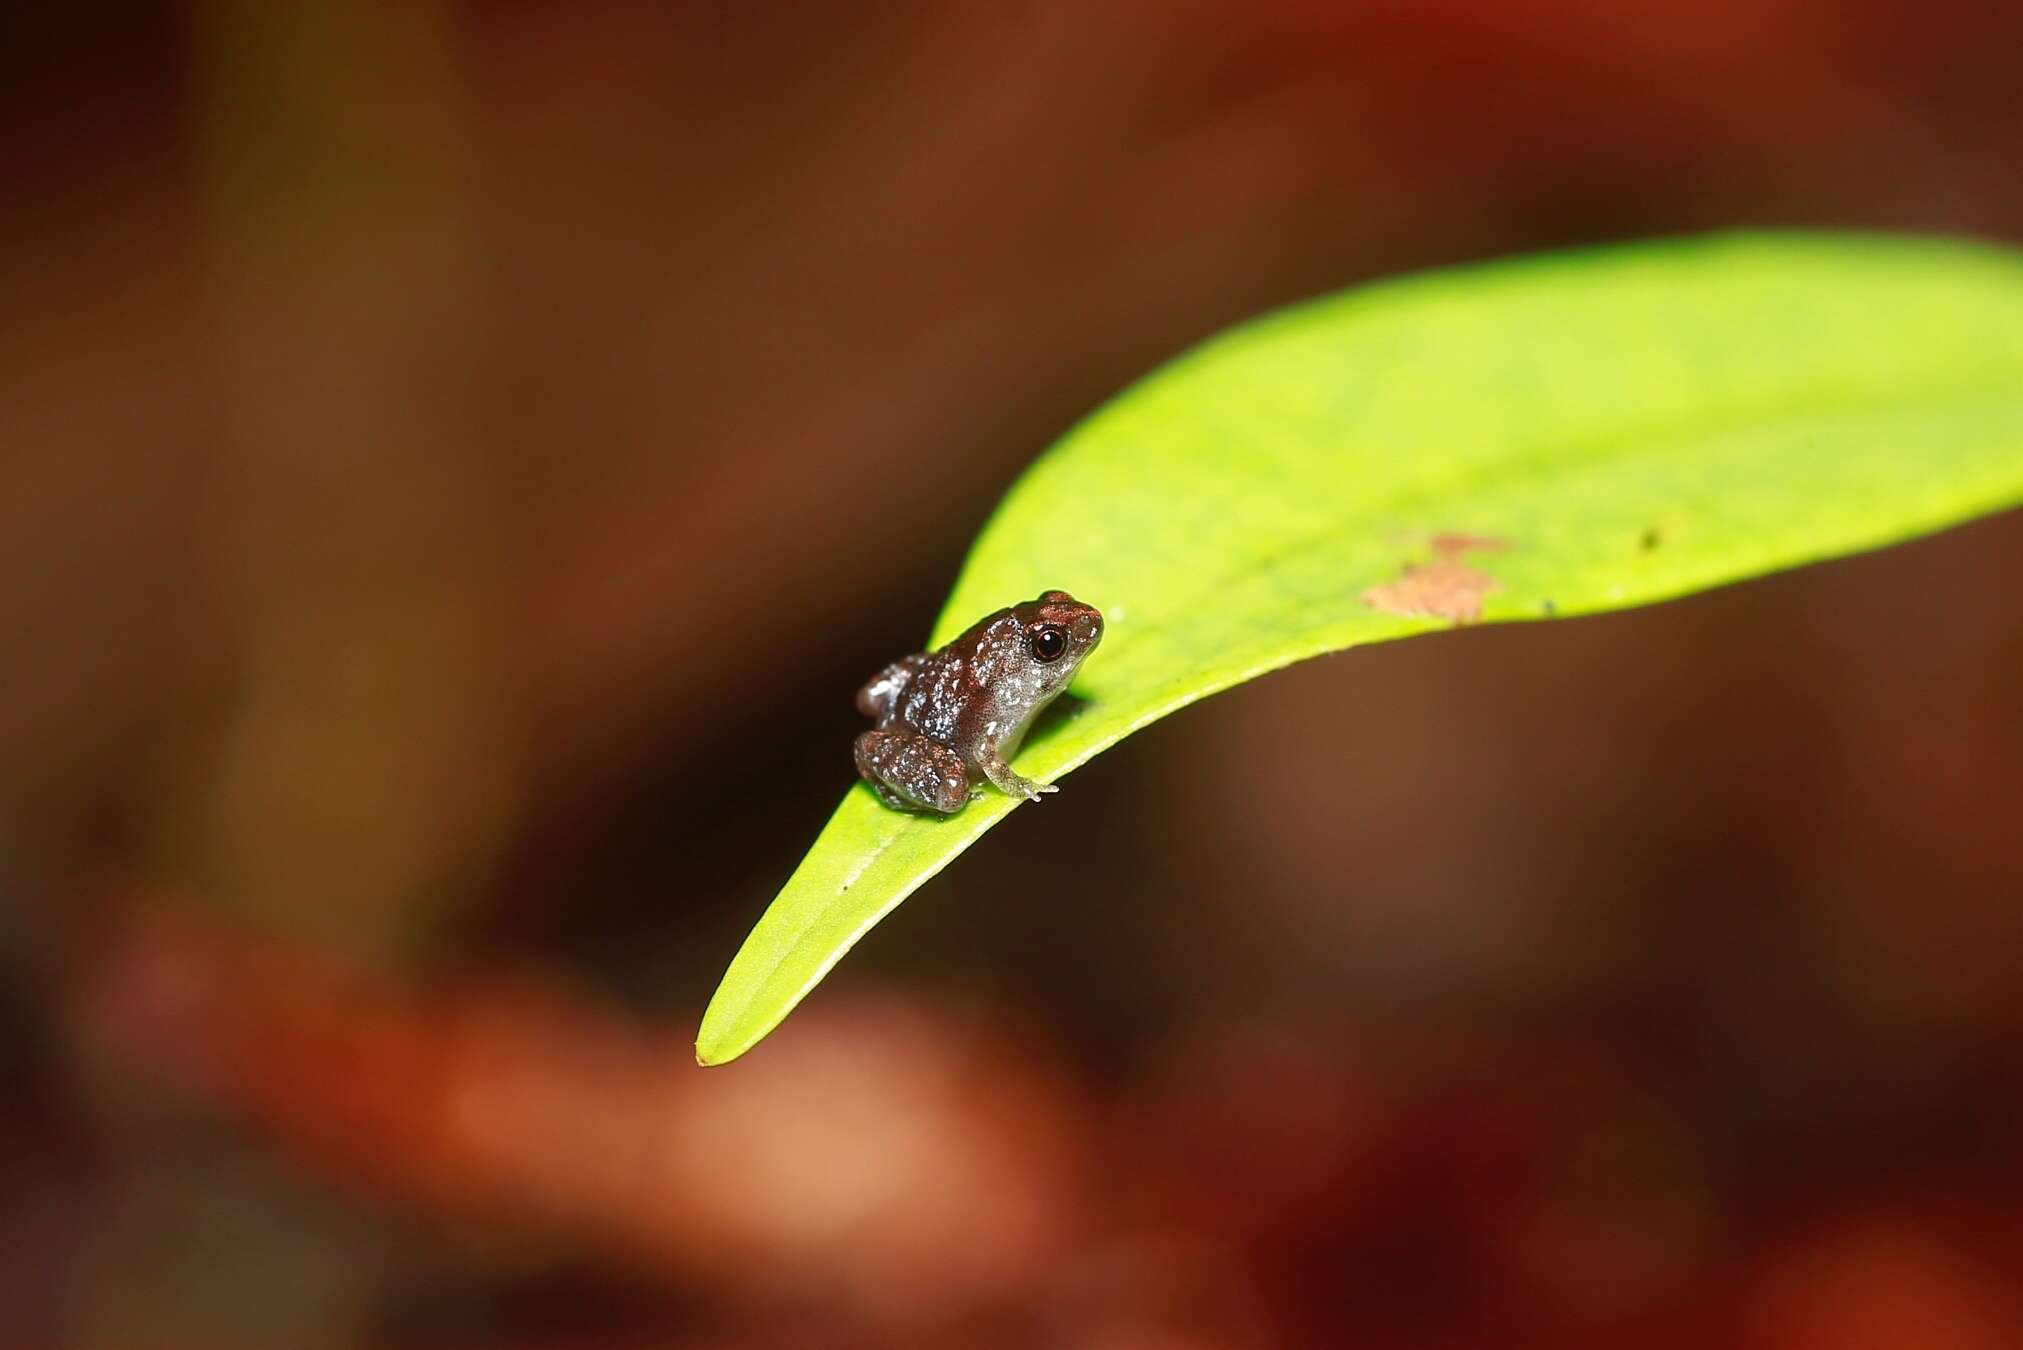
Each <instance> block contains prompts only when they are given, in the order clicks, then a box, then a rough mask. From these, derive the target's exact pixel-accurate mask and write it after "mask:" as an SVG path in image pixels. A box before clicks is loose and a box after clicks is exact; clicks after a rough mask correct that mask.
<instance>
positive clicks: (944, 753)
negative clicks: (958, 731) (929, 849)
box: [856, 730, 969, 816]
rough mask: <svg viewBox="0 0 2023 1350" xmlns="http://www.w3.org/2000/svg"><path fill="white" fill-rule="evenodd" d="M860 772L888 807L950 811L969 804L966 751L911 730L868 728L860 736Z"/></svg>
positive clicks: (949, 814) (948, 813)
mask: <svg viewBox="0 0 2023 1350" xmlns="http://www.w3.org/2000/svg"><path fill="white" fill-rule="evenodd" d="M856 749H857V772H858V774H859V775H860V776H861V777H862V778H863V779H864V781H865V782H867V783H869V784H870V785H871V788H872V790H873V791H874V792H876V793H877V794H878V796H879V799H880V800H882V801H883V802H884V803H885V804H886V805H887V806H892V807H897V808H898V809H900V810H902V811H933V812H935V813H936V814H938V815H944V816H952V815H954V814H955V813H956V812H957V811H960V810H961V809H962V808H963V807H965V806H967V805H969V773H968V771H967V770H966V769H965V768H964V766H963V763H962V756H961V755H958V754H956V753H955V751H953V750H951V749H949V748H948V747H947V746H945V745H943V744H942V743H941V742H939V741H933V740H929V739H928V738H927V737H925V736H922V735H920V734H919V733H918V732H913V731H900V730H894V731H867V732H865V733H864V734H863V735H862V736H859V737H858V738H857V747H856Z"/></svg>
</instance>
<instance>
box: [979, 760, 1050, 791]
mask: <svg viewBox="0 0 2023 1350" xmlns="http://www.w3.org/2000/svg"><path fill="white" fill-rule="evenodd" d="M979 767H980V768H982V770H983V776H984V777H985V778H988V779H990V781H991V785H992V786H993V787H995V788H996V789H997V790H998V791H999V792H1002V793H1004V795H1005V796H1007V797H1023V798H1025V799H1026V800H1027V801H1029V802H1036V801H1038V800H1039V799H1040V797H1041V796H1042V795H1043V794H1045V793H1049V792H1059V791H1060V789H1059V788H1058V787H1056V786H1055V785H1054V784H1052V783H1035V782H1034V781H1033V780H1032V779H1030V778H1024V777H1021V776H1020V775H1018V774H1016V773H1014V772H1013V771H1012V766H1011V765H1009V764H1007V763H1005V762H1004V759H1003V757H1001V756H999V755H985V756H984V757H983V762H982V764H981V765H980V766H979Z"/></svg>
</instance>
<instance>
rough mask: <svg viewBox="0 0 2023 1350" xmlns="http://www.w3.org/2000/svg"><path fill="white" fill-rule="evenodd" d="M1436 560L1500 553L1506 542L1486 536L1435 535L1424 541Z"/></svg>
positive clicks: (1505, 546) (1507, 542) (1505, 547)
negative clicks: (1467, 554) (1473, 554)
mask: <svg viewBox="0 0 2023 1350" xmlns="http://www.w3.org/2000/svg"><path fill="white" fill-rule="evenodd" d="M1426 544H1427V546H1428V547H1429V548H1431V549H1432V550H1433V556H1434V557H1436V558H1458V557H1460V556H1461V555H1462V554H1464V553H1501V552H1502V551H1503V550H1504V549H1507V548H1509V547H1510V543H1509V541H1508V540H1504V539H1497V538H1495V537H1494V536H1492V535H1486V534H1449V533H1441V534H1436V535H1434V536H1433V537H1432V538H1430V539H1428V540H1427V541H1426Z"/></svg>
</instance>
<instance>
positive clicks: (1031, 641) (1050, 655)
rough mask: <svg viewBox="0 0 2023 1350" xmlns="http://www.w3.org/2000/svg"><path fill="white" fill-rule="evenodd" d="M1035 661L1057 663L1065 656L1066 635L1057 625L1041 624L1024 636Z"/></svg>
mask: <svg viewBox="0 0 2023 1350" xmlns="http://www.w3.org/2000/svg"><path fill="white" fill-rule="evenodd" d="M1026 646H1028V647H1030V648H1031V649H1032V653H1033V660H1035V661H1058V660H1060V659H1061V658H1062V657H1063V656H1065V655H1066V654H1067V651H1068V634H1067V631H1066V630H1065V629H1063V628H1062V627H1061V626H1060V625H1059V624H1051V623H1043V624H1041V625H1040V626H1039V627H1038V628H1035V629H1033V631H1032V632H1030V633H1028V634H1026Z"/></svg>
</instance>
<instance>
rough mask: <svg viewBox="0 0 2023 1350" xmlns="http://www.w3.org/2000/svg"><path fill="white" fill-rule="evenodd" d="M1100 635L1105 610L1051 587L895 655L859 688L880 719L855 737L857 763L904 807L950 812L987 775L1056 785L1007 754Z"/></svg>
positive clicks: (1013, 791)
mask: <svg viewBox="0 0 2023 1350" xmlns="http://www.w3.org/2000/svg"><path fill="white" fill-rule="evenodd" d="M1102 640H1103V616H1102V615H1101V614H1099V613H1097V612H1096V611H1095V610H1094V609H1092V608H1090V607H1089V606H1088V605H1085V604H1082V603H1081V602H1080V601H1078V600H1076V599H1075V598H1074V597H1073V596H1071V595H1069V594H1068V593H1067V592H1066V591H1048V592H1046V593H1045V594H1044V595H1042V596H1040V598H1039V599H1037V600H1028V601H1026V602H1025V603H1024V604H1020V605H1013V606H1012V607H1011V608H1009V609H1001V610H998V611H997V612H996V613H995V614H990V615H986V616H985V617H984V618H982V619H979V620H978V621H977V622H976V623H975V625H973V626H972V627H971V628H970V629H969V631H967V632H965V633H964V634H963V635H962V636H961V637H958V638H956V639H955V640H954V641H953V642H950V643H949V644H948V645H947V646H946V647H943V648H941V649H940V650H939V651H933V652H923V653H919V654H916V655H913V656H909V657H907V658H906V659H905V660H903V661H895V662H893V663H892V664H891V665H889V666H887V667H885V669H883V670H881V671H879V672H878V674H876V675H874V676H873V677H872V678H871V681H870V683H868V684H866V685H865V686H864V687H863V688H862V689H860V690H858V691H857V710H858V711H859V712H861V713H863V714H864V715H865V716H867V717H871V718H875V719H877V722H878V725H877V727H876V728H875V729H873V730H871V731H867V732H865V733H864V734H863V735H861V736H859V737H858V738H857V772H858V773H859V774H860V775H862V776H863V778H864V781H865V782H867V783H869V784H870V785H871V786H872V788H873V789H874V790H875V791H876V792H877V793H878V795H879V796H880V797H881V798H883V799H884V801H885V803H886V805H888V806H894V807H898V808H899V809H900V810H906V811H932V812H935V813H936V814H939V815H944V816H947V815H953V814H954V813H956V812H957V811H960V810H961V809H962V808H963V807H964V806H967V805H968V804H969V799H970V795H971V792H972V790H973V789H975V788H976V787H977V786H978V785H979V784H980V783H982V782H983V781H985V780H988V781H989V782H991V783H992V784H994V785H995V786H996V787H997V789H998V790H999V791H1001V792H1004V793H1007V794H1008V795H1010V796H1013V797H1024V798H1026V799H1027V800H1028V801H1038V800H1039V798H1040V794H1041V793H1043V792H1052V791H1053V790H1054V788H1053V785H1052V784H1041V783H1035V782H1032V781H1030V780H1028V779H1025V778H1021V777H1020V776H1019V775H1018V774H1016V773H1013V772H1012V769H1011V765H1010V764H1009V763H1007V762H1006V761H1008V760H1009V759H1010V758H1011V757H1012V756H1013V755H1014V754H1016V753H1018V748H1019V742H1020V741H1022V740H1024V739H1025V734H1026V730H1027V728H1029V727H1030V726H1032V724H1033V719H1034V718H1035V717H1037V716H1038V715H1039V713H1040V710H1041V709H1042V708H1044V707H1046V706H1047V705H1048V704H1049V703H1052V702H1053V701H1054V699H1055V698H1056V697H1057V696H1058V695H1059V694H1060V693H1061V691H1062V690H1064V689H1066V688H1067V687H1068V683H1069V681H1071V680H1073V679H1074V678H1075V671H1076V670H1077V669H1079V668H1080V666H1081V664H1082V662H1083V661H1084V660H1086V659H1087V658H1088V655H1089V653H1090V652H1092V651H1094V650H1096V644H1097V643H1098V642H1101V641H1102ZM1056 644H1057V645H1058V648H1059V654H1058V655H1055V656H1052V659H1047V658H1048V656H1049V654H1050V653H1051V652H1052V651H1053V650H1054V648H1055V646H1056Z"/></svg>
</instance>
